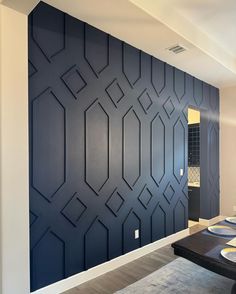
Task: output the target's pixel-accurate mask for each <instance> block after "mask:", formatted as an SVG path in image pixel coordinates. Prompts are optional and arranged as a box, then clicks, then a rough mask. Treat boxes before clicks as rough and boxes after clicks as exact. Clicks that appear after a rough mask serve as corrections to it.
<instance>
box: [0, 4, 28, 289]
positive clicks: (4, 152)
mask: <svg viewBox="0 0 236 294" xmlns="http://www.w3.org/2000/svg"><path fill="white" fill-rule="evenodd" d="M27 34H28V33H27V16H26V15H24V14H21V13H18V12H16V11H15V10H12V9H9V8H7V7H4V6H2V5H0V44H1V47H0V77H1V81H0V86H1V87H0V128H1V129H0V141H1V150H0V174H1V187H0V193H1V210H0V225H1V248H0V249H1V252H0V253H1V254H0V255H1V288H0V293H1V294H27V293H29V204H28V202H29V193H28V187H29V185H28V64H27V63H28V62H27V60H28V52H27V41H28V40H27Z"/></svg>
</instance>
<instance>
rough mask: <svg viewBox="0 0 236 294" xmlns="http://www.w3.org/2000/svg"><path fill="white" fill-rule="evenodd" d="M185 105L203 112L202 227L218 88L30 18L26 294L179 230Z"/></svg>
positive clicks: (41, 16) (184, 202)
mask: <svg viewBox="0 0 236 294" xmlns="http://www.w3.org/2000/svg"><path fill="white" fill-rule="evenodd" d="M154 39H155V42H157V41H158V40H156V36H155V38H154ZM206 70H207V69H206ZM189 105H191V106H195V107H198V108H200V109H201V110H202V111H203V112H204V114H205V116H204V121H203V125H204V126H205V129H204V132H203V133H202V138H203V141H202V142H201V144H202V146H201V150H205V153H204V155H202V156H205V157H204V160H203V162H204V164H205V165H204V166H203V168H202V170H203V173H204V178H203V179H202V188H201V189H203V192H204V193H202V195H204V197H203V198H202V199H201V209H202V211H201V217H203V218H211V217H214V216H216V215H218V213H219V126H218V121H217V118H218V113H219V91H218V89H216V88H214V87H212V86H210V85H208V84H206V83H204V82H202V81H200V80H198V79H196V78H194V77H192V76H190V75H189V74H187V73H184V72H182V71H180V70H178V69H176V68H174V67H172V66H170V65H168V64H166V63H164V62H162V61H160V60H158V59H156V58H154V57H152V56H150V55H148V54H146V53H145V52H142V51H141V50H139V49H137V48H134V47H132V46H130V45H128V44H126V43H124V42H122V41H120V40H118V39H116V38H114V37H112V36H110V35H108V34H106V33H104V32H102V31H100V30H98V29H96V28H94V27H92V26H90V25H88V24H86V23H84V22H81V21H79V20H77V19H75V18H73V17H71V16H69V15H67V14H64V13H63V12H61V11H58V10H56V9H54V8H53V7H51V6H48V5H46V4H44V3H42V2H41V3H40V4H39V5H38V6H37V7H36V8H35V9H34V11H33V12H32V13H31V14H30V16H29V128H30V135H29V136H30V250H31V290H32V291H33V290H36V289H39V288H41V287H44V286H46V285H48V284H51V283H53V282H56V281H59V280H61V279H64V278H66V277H69V276H71V275H74V274H77V273H79V272H81V271H84V270H86V269H88V268H91V267H93V266H95V265H97V264H100V263H103V262H105V261H108V260H111V259H113V258H115V257H117V256H120V255H122V254H124V253H127V252H129V251H131V250H134V249H137V248H139V247H141V246H144V245H146V244H148V243H150V242H153V241H156V240H158V239H160V238H163V237H165V236H168V235H170V234H173V233H175V232H177V231H180V230H183V229H184V228H186V227H187V219H188V194H187V163H188V153H187V152H188V150H187V149H188V148H187V136H188V125H187V108H188V106H189ZM181 168H183V169H184V175H183V176H182V177H181V176H180V169H181ZM136 229H139V230H140V238H139V239H135V238H134V231H135V230H136Z"/></svg>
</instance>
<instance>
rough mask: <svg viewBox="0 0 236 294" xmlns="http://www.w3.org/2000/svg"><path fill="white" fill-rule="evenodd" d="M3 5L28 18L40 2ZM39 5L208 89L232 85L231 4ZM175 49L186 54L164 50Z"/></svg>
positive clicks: (126, 1) (148, 0)
mask: <svg viewBox="0 0 236 294" xmlns="http://www.w3.org/2000/svg"><path fill="white" fill-rule="evenodd" d="M0 1H2V0H0ZM2 2H3V4H5V5H7V6H9V7H12V8H15V9H17V10H19V11H21V12H24V13H28V12H29V11H30V8H31V9H32V8H33V7H34V6H35V4H36V3H37V2H39V1H38V0H21V1H18V0H3V1H2ZM44 2H47V3H48V4H51V5H53V6H55V7H57V8H58V9H61V10H63V11H65V12H67V13H68V14H70V15H72V16H74V17H76V18H78V19H80V20H82V21H85V22H87V23H89V24H91V25H93V26H95V27H97V28H99V29H101V30H103V31H105V32H107V33H110V34H111V35H113V36H115V37H117V38H119V39H121V40H124V41H125V42H127V43H129V44H131V45H133V46H135V47H137V48H140V49H141V50H143V51H145V52H147V53H149V54H151V55H153V56H155V57H157V58H159V59H161V60H163V61H166V62H168V63H169V64H171V65H173V66H176V67H177V68H180V69H182V70H184V71H186V72H188V73H190V74H192V75H194V76H196V77H198V78H200V79H202V80H204V81H206V82H208V83H210V84H212V85H215V86H217V87H221V88H222V87H227V86H233V85H236V38H235V36H236V34H235V33H236V26H235V20H236V0H226V1H223V0H204V1H203V0H119V1H118V0H99V1H97V0H86V1H85V0H66V1H65V0H44ZM176 43H180V44H181V45H184V46H186V47H187V48H188V50H187V51H186V52H183V53H180V54H178V55H174V54H173V53H170V52H168V51H167V50H166V48H168V47H169V46H171V45H174V44H176Z"/></svg>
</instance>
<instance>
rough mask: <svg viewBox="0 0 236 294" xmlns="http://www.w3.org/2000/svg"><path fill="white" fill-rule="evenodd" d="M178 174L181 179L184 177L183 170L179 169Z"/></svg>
mask: <svg viewBox="0 0 236 294" xmlns="http://www.w3.org/2000/svg"><path fill="white" fill-rule="evenodd" d="M179 174H180V176H181V177H182V176H183V175H184V170H183V168H181V169H180V170H179Z"/></svg>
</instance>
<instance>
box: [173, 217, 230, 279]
mask: <svg viewBox="0 0 236 294" xmlns="http://www.w3.org/2000/svg"><path fill="white" fill-rule="evenodd" d="M217 225H226V226H230V227H233V228H235V229H236V225H233V224H229V223H227V222H225V221H222V222H220V223H218V224H217ZM231 239H233V237H225V238H224V237H218V236H216V235H213V234H212V233H210V232H208V231H207V229H205V230H203V231H200V232H198V233H196V234H193V235H191V236H189V237H186V238H184V239H182V240H179V241H177V242H175V243H173V244H172V247H173V248H174V252H175V254H176V255H179V256H182V257H184V258H186V259H188V260H190V261H192V262H194V263H196V264H198V265H200V266H202V267H204V268H206V269H208V270H211V271H213V272H215V273H218V274H220V275H223V276H225V277H228V278H230V279H233V280H236V263H233V262H230V261H228V260H226V259H225V258H223V257H222V256H221V254H220V252H221V250H222V249H223V248H226V247H231V246H229V245H227V244H226V243H227V242H229V241H230V240H231Z"/></svg>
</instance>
